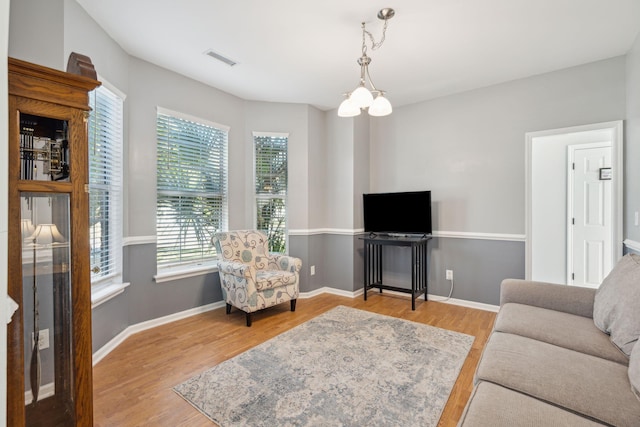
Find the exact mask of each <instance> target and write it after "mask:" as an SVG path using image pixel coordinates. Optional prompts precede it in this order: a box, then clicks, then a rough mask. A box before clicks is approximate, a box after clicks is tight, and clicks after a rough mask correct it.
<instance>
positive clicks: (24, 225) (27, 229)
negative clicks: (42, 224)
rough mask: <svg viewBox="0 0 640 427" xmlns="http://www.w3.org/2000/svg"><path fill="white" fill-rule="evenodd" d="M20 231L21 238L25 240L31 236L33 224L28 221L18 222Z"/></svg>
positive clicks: (34, 229) (33, 229) (33, 228)
mask: <svg viewBox="0 0 640 427" xmlns="http://www.w3.org/2000/svg"><path fill="white" fill-rule="evenodd" d="M20 229H21V230H22V238H23V239H26V238H27V237H29V236H31V235H32V234H33V232H34V231H36V228H35V227H34V226H33V223H32V222H31V220H30V219H21V220H20Z"/></svg>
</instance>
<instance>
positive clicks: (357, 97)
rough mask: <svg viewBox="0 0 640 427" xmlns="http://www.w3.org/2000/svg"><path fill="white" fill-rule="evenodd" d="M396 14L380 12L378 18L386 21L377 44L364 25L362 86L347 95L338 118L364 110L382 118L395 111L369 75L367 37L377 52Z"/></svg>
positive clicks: (384, 10) (385, 11)
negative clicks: (388, 23)
mask: <svg viewBox="0 0 640 427" xmlns="http://www.w3.org/2000/svg"><path fill="white" fill-rule="evenodd" d="M395 14H396V13H395V11H394V10H393V9H390V8H385V9H382V10H381V11H380V12H378V18H379V19H382V20H383V21H384V27H383V29H382V37H381V38H380V42H378V43H376V41H375V39H374V38H373V35H372V34H371V33H370V32H369V31H367V30H366V28H365V23H364V22H363V23H362V56H361V57H360V58H358V64H359V65H360V84H359V85H358V87H357V88H355V89H354V90H353V91H352V92H348V93H345V96H346V97H347V98H346V99H345V100H344V101H342V104H340V107H339V108H338V116H340V117H353V116H357V115H359V114H360V111H361V110H364V109H367V111H368V113H369V115H370V116H376V117H380V116H388V115H389V114H391V111H392V110H393V109H392V108H391V103H390V102H389V100H388V99H387V98H386V97H385V96H384V94H385V92H384V91H383V90H380V89H377V88H376V87H375V85H374V84H373V81H372V80H371V76H370V75H369V64H370V63H371V58H369V56H367V44H366V36H368V37H369V39H370V40H371V50H376V49H378V48H379V47H380V46H382V43H384V38H385V35H386V32H387V21H388V20H389V19H391V18H393V16H394V15H395ZM367 83H368V84H369V87H371V90H369V89H367V87H366V86H367ZM374 95H375V99H374Z"/></svg>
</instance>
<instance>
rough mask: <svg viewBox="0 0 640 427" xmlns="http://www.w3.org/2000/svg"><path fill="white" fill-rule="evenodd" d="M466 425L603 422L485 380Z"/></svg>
mask: <svg viewBox="0 0 640 427" xmlns="http://www.w3.org/2000/svg"><path fill="white" fill-rule="evenodd" d="M458 425H459V426H461V427H462V426H464V427H474V426H478V427H487V426H492V427H513V426H550V425H555V426H564V427H582V426H584V427H587V426H600V425H602V424H600V423H597V422H595V421H592V420H589V419H587V418H584V417H581V416H579V415H576V414H574V413H573V412H569V411H565V410H564V409H561V408H558V407H557V406H553V405H550V404H548V403H545V402H543V401H541V400H538V399H534V398H532V397H530V396H527V395H525V394H522V393H518V392H516V391H513V390H509V389H508V388H504V387H501V386H499V385H496V384H493V383H490V382H486V381H482V382H481V383H480V384H478V385H477V386H476V388H475V389H474V390H473V393H472V394H471V399H470V400H469V403H468V404H467V407H466V409H465V411H464V414H462V418H460V422H459V424H458Z"/></svg>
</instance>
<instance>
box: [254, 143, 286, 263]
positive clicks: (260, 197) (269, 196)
mask: <svg viewBox="0 0 640 427" xmlns="http://www.w3.org/2000/svg"><path fill="white" fill-rule="evenodd" d="M251 135H252V136H251V157H252V160H253V163H252V180H251V195H252V197H251V204H252V206H253V209H252V211H253V220H252V221H253V226H254V228H255V229H256V230H258V200H268V199H274V198H276V199H281V200H284V206H285V227H284V245H285V247H284V252H281V254H283V255H286V254H288V253H289V142H290V138H289V135H290V134H289V132H261V131H253V132H252V134H251ZM256 137H271V138H286V139H287V187H286V190H285V194H284V195H278V194H258V193H257V192H256V180H257V178H258V171H257V160H258V159H257V157H256ZM275 253H280V252H275Z"/></svg>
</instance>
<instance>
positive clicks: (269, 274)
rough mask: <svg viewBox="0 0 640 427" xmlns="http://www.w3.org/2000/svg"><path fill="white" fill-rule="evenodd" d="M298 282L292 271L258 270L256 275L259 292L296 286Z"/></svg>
mask: <svg viewBox="0 0 640 427" xmlns="http://www.w3.org/2000/svg"><path fill="white" fill-rule="evenodd" d="M297 281H298V278H297V277H296V274H295V273H292V272H290V271H280V270H258V271H257V273H256V289H257V290H259V291H263V290H265V289H273V288H277V287H280V286H285V285H294V284H296V282H297Z"/></svg>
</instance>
